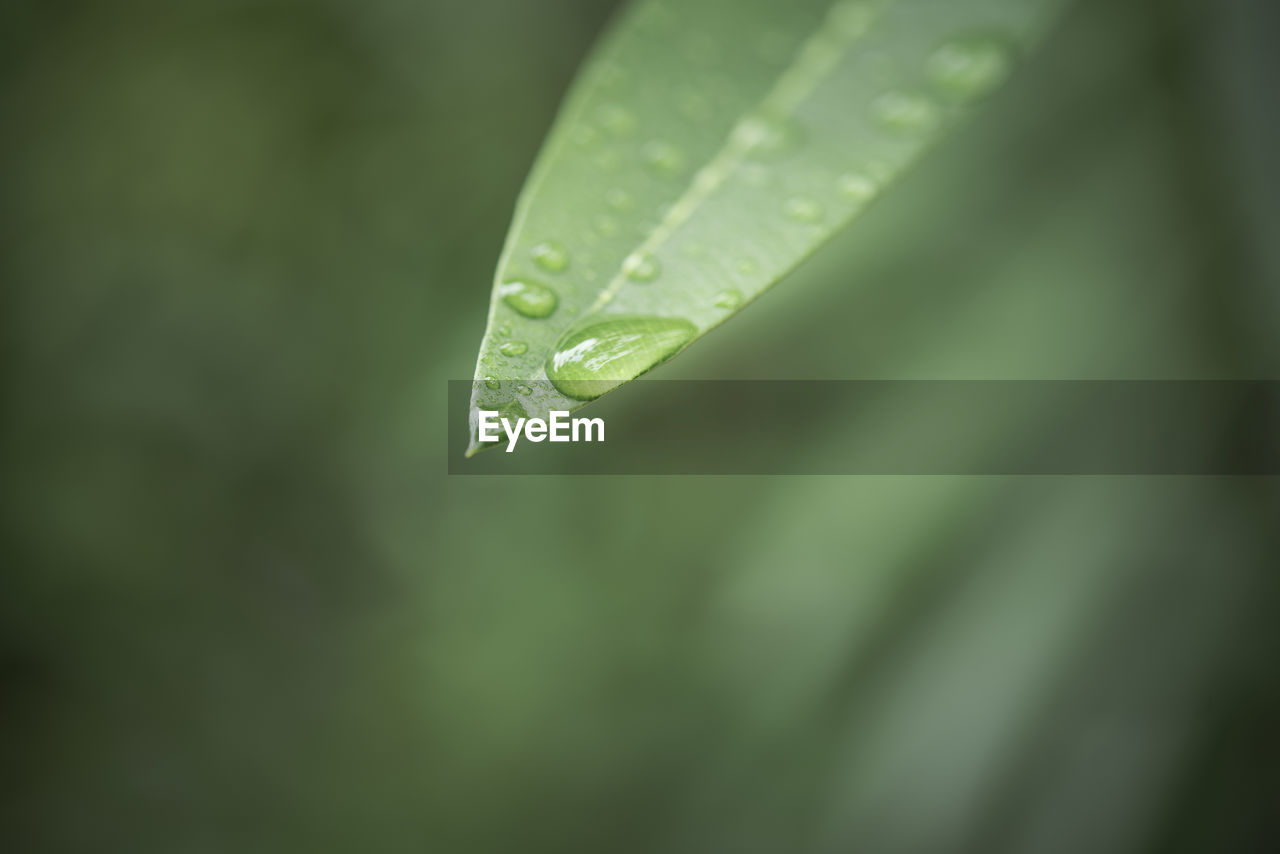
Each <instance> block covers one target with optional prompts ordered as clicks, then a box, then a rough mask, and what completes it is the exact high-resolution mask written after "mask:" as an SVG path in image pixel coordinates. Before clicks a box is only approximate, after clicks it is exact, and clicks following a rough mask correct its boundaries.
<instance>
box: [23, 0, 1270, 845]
mask: <svg viewBox="0 0 1280 854" xmlns="http://www.w3.org/2000/svg"><path fill="white" fill-rule="evenodd" d="M612 6H613V4H612V3H609V2H604V0H477V2H445V0H361V2H355V0H309V2H307V1H306V0H183V2H181V3H175V2H172V0H116V1H115V2H111V3H95V2H85V0H57V2H51V0H10V2H7V3H6V4H5V6H4V10H3V12H0V20H2V21H3V25H2V26H0V69H2V75H3V76H2V82H0V117H2V118H0V122H2V124H0V127H3V132H2V133H0V170H2V174H3V194H2V197H0V218H2V222H3V242H4V245H3V252H2V253H0V271H2V272H3V283H4V287H3V292H2V293H3V309H2V313H0V323H2V327H3V338H2V339H0V340H2V341H3V348H4V349H3V359H2V360H0V370H2V371H3V381H4V388H3V395H4V404H5V405H4V419H3V433H2V438H0V461H2V464H3V481H2V483H3V502H4V528H3V552H2V554H0V561H2V562H3V570H2V571H0V572H2V575H0V577H2V578H3V594H2V595H0V646H2V649H0V668H2V669H0V680H2V681H0V690H2V691H3V695H2V700H0V732H2V733H3V738H2V739H0V743H2V745H3V746H2V747H0V750H2V751H3V752H2V753H0V769H2V770H0V773H2V774H3V777H4V782H5V787H4V796H3V804H2V808H0V848H3V849H4V850H6V851H13V852H27V851H30V852H45V851H48V852H63V851H98V852H101V851H110V852H117V851H118V852H166V853H167V854H178V852H222V851H239V852H288V851H307V852H318V851H335V852H337V851H370V852H423V851H432V852H434V851H439V852H466V854H471V852H491V851H492V852H509V851H512V850H520V851H531V852H536V851H548V852H552V851H554V852H570V851H612V852H629V851H635V852H659V851H660V852H700V854H707V852H726V854H729V852H731V853H732V854H750V852H762V854H764V852H780V851H785V852H845V851H866V852H875V854H897V852H921V854H923V852H969V851H973V852H984V854H989V852H1006V851H1007V852H1079V851H1089V852H1091V854H1105V852H1156V851H1159V852H1165V851H1172V852H1202V851H1203V852H1237V851H1249V852H1253V851H1258V852H1263V851H1274V850H1280V819H1278V818H1277V814H1276V812H1277V809H1280V779H1278V777H1280V749H1278V748H1277V741H1276V739H1275V736H1274V733H1275V730H1276V727H1277V725H1278V724H1280V715H1278V713H1280V691H1278V690H1277V682H1276V679H1275V675H1276V670H1277V661H1278V659H1277V652H1278V651H1280V648H1278V646H1277V630H1278V628H1280V623H1278V619H1277V618H1278V617H1280V602H1278V600H1277V598H1276V593H1277V590H1276V587H1277V583H1276V578H1275V573H1276V570H1277V569H1278V568H1280V567H1278V566H1277V564H1278V563H1280V561H1278V560H1277V556H1278V555H1280V542H1278V540H1280V529H1278V528H1277V526H1276V524H1275V520H1276V519H1277V518H1280V512H1278V511H1280V502H1278V501H1277V490H1276V483H1275V481H1274V479H1265V478H1221V479H1215V478H1171V477H1167V478H1120V477H1093V478H1030V477H1024V478H994V477H993V478H945V477H936V478H930V477H920V478H843V477H830V478H824V477H816V478H802V477H794V478H785V477H784V478H733V477H727V478H643V477H633V478H567V477H566V478H556V477H492V478H480V477H449V476H447V475H446V474H445V469H446V459H447V457H446V455H447V454H450V453H460V452H461V449H459V448H447V447H446V441H445V434H446V424H445V419H444V402H445V395H446V389H445V383H446V381H447V380H448V379H466V378H467V377H468V376H469V375H470V372H471V369H472V366H473V364H474V358H475V351H476V348H477V346H478V343H479V338H480V335H481V333H482V331H483V325H484V317H485V311H486V306H487V301H488V298H489V282H490V276H491V273H492V269H493V266H494V264H495V262H496V258H497V254H498V251H499V249H500V246H501V242H502V239H503V236H504V234H505V230H506V226H507V221H508V218H509V216H510V211H511V208H512V205H513V202H514V199H515V195H516V193H517V192H518V189H519V186H520V183H521V181H522V179H523V177H524V175H525V173H526V171H527V169H528V167H529V165H530V163H531V162H532V159H533V157H534V155H535V154H536V152H537V149H538V145H539V143H540V141H541V139H542V137H543V135H544V134H545V132H546V130H547V128H548V126H549V124H550V122H551V119H552V117H553V116H554V112H555V109H556V105H557V103H558V101H559V98H560V97H561V95H562V93H563V91H564V90H565V88H566V86H567V84H568V82H569V81H570V80H571V78H572V75H573V72H574V69H575V68H576V67H577V64H578V63H579V62H580V61H581V59H582V58H583V56H584V55H585V53H586V52H587V51H588V50H589V47H590V45H591V43H592V41H593V39H594V38H595V37H596V35H597V34H598V33H599V32H600V30H601V28H602V27H603V26H605V24H606V22H607V21H608V19H609V17H610V15H611V14H612V13H613V8H612ZM1276 33H1280V8H1278V7H1277V6H1276V5H1275V4H1274V3H1270V2H1269V0H1199V2H1192V0H1181V2H1168V0H1081V2H1079V3H1077V4H1075V5H1074V6H1073V7H1072V9H1071V11H1070V12H1069V13H1068V14H1067V15H1066V16H1065V17H1064V19H1063V20H1062V22H1061V25H1060V26H1059V27H1058V28H1057V30H1056V32H1055V34H1054V36H1053V37H1052V38H1051V39H1050V41H1049V42H1048V43H1047V44H1046V45H1045V46H1044V49H1043V50H1042V51H1041V52H1040V53H1039V54H1037V55H1036V56H1034V57H1032V58H1031V59H1030V60H1029V61H1028V62H1027V63H1026V65H1025V67H1024V69H1023V71H1022V73H1021V74H1020V75H1018V76H1017V77H1016V79H1015V80H1014V81H1013V82H1012V83H1011V85H1010V86H1008V87H1007V88H1006V89H1005V90H1003V91H1002V92H1000V93H999V94H997V95H996V96H995V97H994V98H993V99H992V100H991V101H990V102H989V103H988V104H987V105H985V106H984V107H983V109H982V110H981V111H980V112H979V114H978V115H977V116H976V117H975V119H974V121H972V122H970V123H969V124H967V125H966V126H965V127H964V128H963V129H962V130H961V131H960V132H958V133H957V134H956V135H954V136H953V137H952V138H951V139H949V140H948V141H947V142H946V143H945V144H944V145H943V146H941V147H940V148H939V149H938V150H937V151H936V152H934V153H933V154H932V155H931V156H930V157H929V158H928V159H927V161H925V162H924V163H923V164H922V165H921V166H920V167H919V168H918V169H916V170H915V171H914V172H912V173H911V174H910V175H909V176H907V177H906V178H904V179H903V181H902V182H901V184H900V186H899V187H898V188H897V189H896V190H895V191H893V192H891V193H889V194H888V195H887V196H886V197H885V198H884V199H883V200H882V201H881V202H878V203H877V204H876V205H875V206H874V207H873V208H871V209H870V210H869V211H868V212H867V213H866V214H865V215H864V216H863V217H862V218H861V219H860V220H859V221H858V223H856V224H855V226H854V227H853V228H852V229H850V230H849V232H848V233H847V234H846V235H843V236H842V237H840V238H839V239H838V240H837V241H835V242H834V243H833V244H832V245H831V246H830V247H829V248H828V249H826V250H824V251H823V252H822V253H821V254H820V256H819V257H817V258H815V259H814V260H813V261H812V262H810V263H809V264H807V265H806V266H805V268H804V269H803V270H802V271H801V272H800V273H798V274H797V275H796V276H793V277H792V278H791V279H790V280H788V281H787V282H785V283H783V284H782V285H780V286H779V287H778V288H776V289H775V290H774V291H772V292H771V293H770V294H769V295H767V296H766V298H764V299H762V300H760V301H759V302H758V303H757V304H755V305H753V306H752V307H751V308H749V309H748V310H747V311H746V312H744V313H743V315H742V316H741V317H740V318H738V319H735V321H734V322H733V323H730V324H728V325H726V326H725V327H724V328H722V329H719V330H717V331H716V332H714V333H713V334H712V335H710V336H708V337H707V338H705V339H704V340H702V341H700V342H698V344H696V345H695V346H694V347H692V348H691V349H690V350H689V351H688V352H686V353H685V354H683V355H682V356H681V357H680V359H678V360H676V361H675V362H673V363H671V364H670V365H668V366H665V367H664V368H663V369H662V370H661V371H660V372H659V373H658V374H655V375H656V376H664V377H669V378H678V377H697V378H765V379H769V378H778V379H786V378H804V379H818V378H855V379H877V378H915V377H920V378H932V379H948V378H1088V379H1109V378H1125V379H1144V378H1159V379H1182V378H1249V379H1263V378H1267V379H1275V378H1278V377H1280V369H1278V367H1280V347H1278V344H1277V342H1278V340H1280V339H1278V338H1277V336H1276V321H1277V318H1280V243H1277V242H1276V240H1275V237H1276V235H1277V234H1278V233H1280V201H1278V200H1280V192H1277V191H1278V190H1280V180H1277V176H1278V174H1280V173H1278V165H1280V164H1278V161H1277V159H1276V158H1275V152H1276V151H1278V150H1280V112H1278V111H1277V110H1276V109H1275V100H1274V83H1275V81H1276V80H1277V79H1280V65H1277V61H1276V58H1275V52H1274V48H1273V44H1272V42H1273V41H1274V36H1275V34H1276ZM624 393H625V391H624V392H620V393H619V394H620V395H621V394H624ZM847 414H848V413H841V412H833V413H832V416H831V423H830V425H829V429H828V430H827V431H826V435H827V436H828V442H829V445H828V446H827V447H828V448H830V447H837V446H839V445H840V443H844V442H848V441H850V440H851V436H855V437H856V439H857V441H861V442H866V443H868V446H869V447H872V448H874V447H875V443H876V442H892V441H893V437H894V435H895V433H896V431H899V430H902V429H904V428H906V429H909V426H910V425H909V424H906V425H904V424H903V423H901V422H897V423H895V422H894V421H893V420H889V421H886V422H879V423H862V422H860V421H858V420H857V419H854V420H853V421H852V422H850V421H849V420H847V419H846V417H845V416H846V415H847ZM1068 415H1069V414H1067V413H1064V419H1063V424H1064V426H1063V429H1069V418H1068V417H1067V416H1068ZM1225 429H1226V427H1225V426H1224V430H1225ZM1020 430H1025V425H1018V424H1009V423H1002V422H1001V421H1000V420H999V417H998V415H993V417H992V423H991V424H990V430H989V431H988V432H987V433H985V434H984V435H982V436H975V437H973V442H974V449H975V450H974V452H975V453H983V452H984V449H987V450H989V449H990V448H992V447H1000V446H1001V445H1002V443H1006V442H1010V441H1015V440H1016V439H1017V438H1018V436H1019V431H1020ZM850 431H854V432H852V433H851V432H850ZM1224 435H1225V434H1224ZM799 452H800V453H805V454H813V455H817V456H821V455H822V454H823V453H824V446H823V443H822V442H817V443H815V444H814V445H813V446H811V447H806V448H803V449H800V450H799Z"/></svg>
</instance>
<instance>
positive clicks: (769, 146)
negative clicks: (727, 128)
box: [733, 116, 804, 159]
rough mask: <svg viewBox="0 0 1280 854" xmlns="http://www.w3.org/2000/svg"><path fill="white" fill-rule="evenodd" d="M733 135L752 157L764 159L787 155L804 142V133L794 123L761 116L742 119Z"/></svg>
mask: <svg viewBox="0 0 1280 854" xmlns="http://www.w3.org/2000/svg"><path fill="white" fill-rule="evenodd" d="M733 135H734V138H735V139H736V140H737V142H738V143H739V144H740V145H743V146H744V147H745V148H746V149H747V151H749V152H750V153H751V155H752V156H754V157H759V158H765V159H768V158H773V157H780V156H782V155H785V154H788V153H790V152H792V151H794V150H795V149H797V148H799V147H800V145H801V144H802V143H803V142H804V132H803V131H801V130H800V126H799V125H797V124H796V123H795V122H793V121H788V120H786V119H776V118H766V117H763V116H752V117H751V118H748V119H744V120H743V121H742V122H741V123H740V124H739V125H738V126H737V127H736V128H734V131H733Z"/></svg>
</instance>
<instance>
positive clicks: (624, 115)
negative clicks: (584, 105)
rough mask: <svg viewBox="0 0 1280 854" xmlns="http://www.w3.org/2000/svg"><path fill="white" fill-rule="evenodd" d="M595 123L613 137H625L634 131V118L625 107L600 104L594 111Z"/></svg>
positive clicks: (635, 123)
mask: <svg viewBox="0 0 1280 854" xmlns="http://www.w3.org/2000/svg"><path fill="white" fill-rule="evenodd" d="M596 121H598V122H599V123H600V127H602V128H604V129H605V130H606V131H608V132H609V133H611V134H613V135H614V136H619V137H626V136H631V134H633V133H635V131H636V126H637V124H638V123H637V122H636V117H635V116H634V115H632V114H631V112H630V111H629V110H628V109H627V108H626V107H620V106H618V105H617V104H602V105H601V106H600V109H598V110H596Z"/></svg>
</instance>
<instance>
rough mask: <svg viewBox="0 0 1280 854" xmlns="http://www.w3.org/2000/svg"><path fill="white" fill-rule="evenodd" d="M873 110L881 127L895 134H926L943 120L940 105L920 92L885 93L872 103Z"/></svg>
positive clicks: (899, 91)
mask: <svg viewBox="0 0 1280 854" xmlns="http://www.w3.org/2000/svg"><path fill="white" fill-rule="evenodd" d="M871 110H872V112H873V114H874V115H875V118H876V121H877V122H879V123H880V126H881V127H883V128H885V129H886V130H890V131H893V132H895V133H903V134H912V135H919V134H925V133H928V132H929V131H931V130H933V129H934V128H936V127H937V126H938V124H939V122H940V121H941V120H942V114H941V112H940V111H939V110H938V105H937V104H935V103H934V102H933V101H932V100H931V99H930V98H929V97H928V96H926V95H922V94H920V93H919V92H906V91H901V90H893V91H890V92H885V93H884V94H883V95H881V96H880V97H878V98H876V99H875V100H874V101H873V102H872V103H871Z"/></svg>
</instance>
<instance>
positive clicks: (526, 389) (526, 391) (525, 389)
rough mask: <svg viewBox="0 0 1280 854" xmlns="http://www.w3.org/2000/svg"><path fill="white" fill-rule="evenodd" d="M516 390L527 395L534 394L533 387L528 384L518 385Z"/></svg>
mask: <svg viewBox="0 0 1280 854" xmlns="http://www.w3.org/2000/svg"><path fill="white" fill-rule="evenodd" d="M516 391H518V392H520V393H521V394H523V395H524V396H525V397H528V396H529V395H531V394H533V389H531V388H529V387H528V386H527V385H518V386H516Z"/></svg>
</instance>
